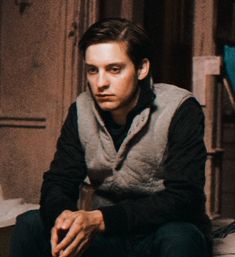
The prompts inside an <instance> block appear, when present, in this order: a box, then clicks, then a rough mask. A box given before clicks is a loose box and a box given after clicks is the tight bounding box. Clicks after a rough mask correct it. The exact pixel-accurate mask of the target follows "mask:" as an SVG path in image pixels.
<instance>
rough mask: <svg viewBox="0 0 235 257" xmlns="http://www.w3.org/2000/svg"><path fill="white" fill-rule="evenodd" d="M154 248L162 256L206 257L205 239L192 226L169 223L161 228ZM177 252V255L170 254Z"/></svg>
mask: <svg viewBox="0 0 235 257" xmlns="http://www.w3.org/2000/svg"><path fill="white" fill-rule="evenodd" d="M154 248H155V249H156V251H159V249H160V250H161V252H162V253H163V254H162V256H187V255H188V254H189V253H190V256H200V257H202V256H207V245H206V239H205V236H204V235H203V233H202V232H201V231H200V230H199V229H198V228H197V227H196V226H194V225H193V224H190V223H183V222H182V223H181V222H171V223H168V224H165V225H163V226H161V227H160V228H159V229H158V230H157V232H156V234H155V239H154ZM171 252H174V253H175V254H176V253H177V252H178V255H177V254H176V255H174V254H170V253H171Z"/></svg>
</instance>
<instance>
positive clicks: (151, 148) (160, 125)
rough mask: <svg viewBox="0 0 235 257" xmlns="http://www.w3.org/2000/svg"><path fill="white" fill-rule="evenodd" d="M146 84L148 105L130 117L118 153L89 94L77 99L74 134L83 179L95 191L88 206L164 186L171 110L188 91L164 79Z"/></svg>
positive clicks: (162, 188)
mask: <svg viewBox="0 0 235 257" xmlns="http://www.w3.org/2000/svg"><path fill="white" fill-rule="evenodd" d="M152 88H153V92H154V93H155V94H156V98H155V100H154V102H153V105H152V106H151V108H150V107H148V108H146V109H144V110H143V111H142V112H141V113H140V114H138V115H137V116H136V117H135V118H134V119H133V122H132V124H131V127H130V129H129V131H128V135H127V137H126V138H125V139H124V141H123V143H122V145H121V146H120V148H119V150H118V152H117V151H116V150H115V147H114V144H113V141H112V138H111V135H110V134H109V132H108V131H107V129H106V127H105V124H104V122H103V120H102V118H101V116H100V115H99V112H98V110H97V109H96V106H95V104H94V101H93V99H92V97H91V95H90V93H89V92H84V93H82V94H80V95H79V96H78V98H77V101H76V102H77V116H78V132H79V138H80V141H81V144H82V147H83V149H84V153H85V161H86V165H87V171H88V178H89V183H91V184H92V185H94V187H95V189H96V192H97V194H96V196H95V197H94V198H93V208H97V207H100V206H104V205H110V204H112V203H113V202H114V201H115V200H112V197H113V199H119V200H121V199H125V198H126V197H127V196H128V197H136V196H137V197H138V196H144V195H150V194H152V193H154V192H156V191H161V190H164V183H163V181H164V161H165V159H166V157H167V142H168V130H169V126H170V124H171V120H172V118H173V116H174V114H175V112H176V111H177V109H178V108H179V107H180V106H181V104H182V103H183V102H184V101H185V100H186V99H188V98H189V97H192V94H191V93H190V92H189V91H187V90H185V89H182V88H179V87H176V86H173V85H168V84H154V85H153V86H152ZM99 193H100V196H97V195H99ZM101 195H102V196H101ZM105 195H107V196H109V195H110V196H111V197H110V198H109V197H107V198H106V197H104V196H105Z"/></svg>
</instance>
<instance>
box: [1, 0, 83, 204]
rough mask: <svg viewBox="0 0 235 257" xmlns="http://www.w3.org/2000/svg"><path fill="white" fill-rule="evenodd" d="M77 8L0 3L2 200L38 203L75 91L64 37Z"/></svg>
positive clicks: (70, 46) (69, 43) (70, 42)
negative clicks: (44, 178) (18, 198)
mask: <svg viewBox="0 0 235 257" xmlns="http://www.w3.org/2000/svg"><path fill="white" fill-rule="evenodd" d="M22 2H27V3H28V4H26V5H25V4H22ZM79 3H80V1H75V0H69V1H63V0H57V1H52V0H50V1H47V0H41V1H20V0H17V1H8V0H2V1H1V2H0V8H1V9H0V22H1V27H0V185H1V186H2V189H3V196H4V198H5V199H8V198H16V197H22V198H24V199H25V200H26V201H27V202H37V201H38V198H39V192H40V186H41V182H42V173H43V172H44V171H45V170H47V169H48V166H49V163H50V161H51V159H52V157H53V154H54V150H55V145H56V140H57V137H58V134H59V131H60V128H61V126H62V123H63V119H64V117H65V115H66V112H67V109H68V106H69V105H70V103H71V102H72V101H73V100H74V99H75V97H76V95H77V92H78V91H79V87H78V86H77V85H76V80H77V78H76V72H74V71H75V70H76V69H75V68H76V65H77V61H76V60H77V59H76V58H77V52H76V48H75V46H74V37H70V36H69V33H70V32H71V30H72V29H73V22H74V20H75V19H76V17H77V12H78V7H79Z"/></svg>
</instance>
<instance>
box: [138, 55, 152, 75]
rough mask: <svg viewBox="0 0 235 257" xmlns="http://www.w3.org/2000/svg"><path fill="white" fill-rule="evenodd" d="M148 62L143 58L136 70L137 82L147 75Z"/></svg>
mask: <svg viewBox="0 0 235 257" xmlns="http://www.w3.org/2000/svg"><path fill="white" fill-rule="evenodd" d="M149 69H150V62H149V59H148V58H144V59H143V60H142V63H141V64H140V66H139V68H138V80H142V79H145V78H146V77H147V76H148V74H149Z"/></svg>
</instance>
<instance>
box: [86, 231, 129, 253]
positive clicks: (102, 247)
mask: <svg viewBox="0 0 235 257" xmlns="http://www.w3.org/2000/svg"><path fill="white" fill-rule="evenodd" d="M126 244H127V241H126V239H125V238H124V237H122V236H119V237H114V236H105V235H104V234H97V235H95V236H94V238H93V239H92V240H91V242H90V245H89V246H88V248H87V249H86V251H85V252H84V253H83V255H82V257H104V256H108V257H129V255H127V248H126Z"/></svg>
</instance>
